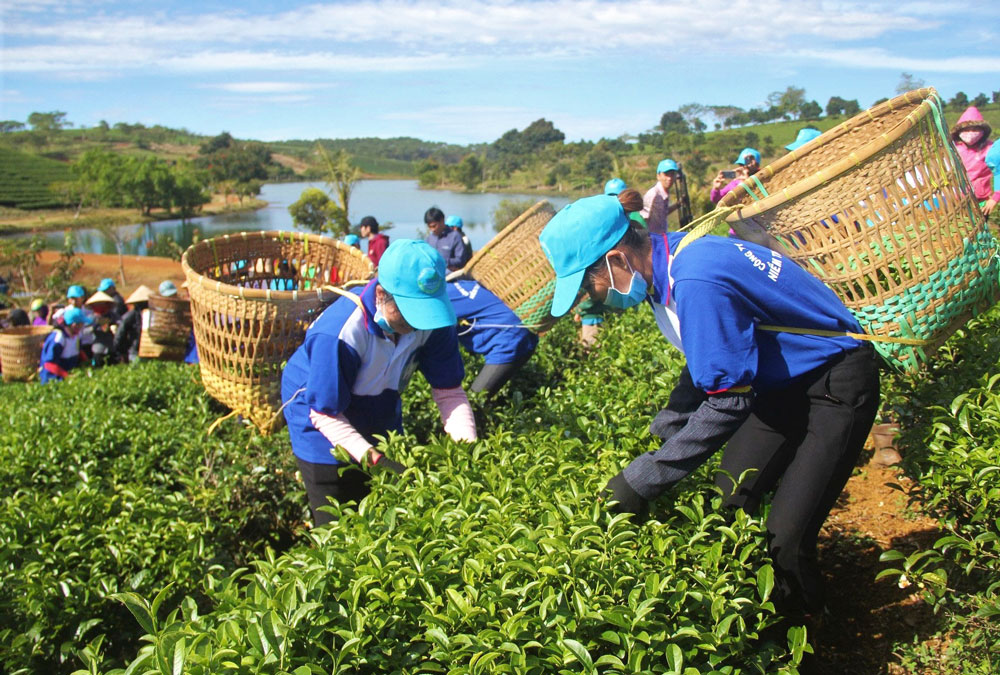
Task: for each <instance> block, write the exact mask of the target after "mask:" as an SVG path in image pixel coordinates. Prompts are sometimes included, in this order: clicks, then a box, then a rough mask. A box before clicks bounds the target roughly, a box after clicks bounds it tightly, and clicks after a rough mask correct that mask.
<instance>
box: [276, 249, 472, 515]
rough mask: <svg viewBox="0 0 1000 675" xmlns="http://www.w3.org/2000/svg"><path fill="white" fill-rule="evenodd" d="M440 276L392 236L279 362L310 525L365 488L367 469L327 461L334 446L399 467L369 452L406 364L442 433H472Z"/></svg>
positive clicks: (394, 404) (434, 256) (389, 423)
mask: <svg viewBox="0 0 1000 675" xmlns="http://www.w3.org/2000/svg"><path fill="white" fill-rule="evenodd" d="M445 274H446V272H445V264H444V260H443V259H442V258H441V256H440V254H439V253H438V252H437V251H435V250H434V249H433V248H431V247H430V246H429V245H427V244H426V243H424V242H421V241H413V240H406V239H401V240H398V241H395V242H393V243H392V244H391V245H390V246H389V248H388V249H386V252H385V254H384V255H383V256H382V258H381V260H380V261H379V270H378V276H377V277H376V278H375V279H374V280H372V281H371V282H369V283H368V285H367V286H365V287H364V288H363V289H362V290H360V292H359V293H358V294H355V293H347V295H348V296H349V297H343V298H340V299H339V300H337V302H335V303H334V304H333V305H331V306H330V307H328V308H327V309H326V310H325V311H324V312H323V313H322V314H321V315H320V317H319V318H318V319H316V321H315V322H313V324H312V325H311V326H310V327H309V329H308V330H307V331H306V337H305V341H304V342H303V343H302V346H301V347H299V348H298V350H296V352H295V353H294V354H293V355H292V357H291V358H290V359H289V360H288V365H287V366H285V371H284V373H283V374H282V378H281V395H282V400H283V401H284V415H285V420H286V421H287V422H288V430H289V434H290V435H291V440H292V451H293V452H294V453H295V457H296V460H297V461H298V464H299V469H300V471H301V472H302V478H303V480H304V481H305V485H306V492H307V494H308V496H309V506H310V508H311V510H312V514H313V520H314V522H315V523H316V524H317V525H323V524H325V523H328V522H330V520H331V518H330V515H329V514H327V513H325V512H324V511H320V510H319V508H320V507H322V506H325V505H326V504H327V500H328V499H334V500H337V501H351V500H356V501H360V500H361V499H362V498H363V497H364V496H365V495H367V494H368V491H369V487H368V475H367V474H365V473H364V472H362V471H360V470H358V469H356V468H348V469H346V470H344V467H343V463H342V462H341V461H339V460H337V459H335V458H334V455H333V450H334V448H335V447H336V446H340V447H342V448H343V449H344V450H345V451H346V452H347V453H348V454H349V455H350V456H351V458H353V460H354V462H357V463H359V464H360V463H363V462H368V463H370V464H371V465H373V466H375V467H379V468H383V469H387V470H389V471H392V472H394V473H402V472H403V470H404V468H405V467H403V466H402V465H401V464H399V463H398V462H395V461H393V460H391V459H389V458H388V457H385V456H384V455H382V454H381V453H380V452H378V451H377V450H376V449H375V446H376V445H377V444H378V441H377V440H376V439H375V435H376V434H385V433H387V432H389V431H402V429H403V417H402V402H401V399H400V394H401V393H402V391H403V389H404V388H405V387H406V384H407V382H408V381H409V378H410V376H411V375H412V374H413V371H414V370H415V369H419V370H420V371H421V372H422V373H423V375H424V377H425V378H427V381H428V383H429V384H430V385H431V389H432V393H433V396H434V401H435V402H436V403H437V406H438V409H439V410H440V412H441V419H442V421H443V422H444V429H445V431H446V432H447V433H448V434H449V435H450V436H451V437H452V438H454V439H456V440H475V439H476V425H475V420H474V418H473V415H472V408H471V406H470V405H469V400H468V398H467V397H466V395H465V391H464V390H463V389H462V377H463V376H464V374H465V369H464V367H463V365H462V358H461V356H460V355H459V352H458V337H457V335H456V331H455V323H456V319H455V312H454V311H453V310H452V307H451V302H449V300H448V294H447V291H446V288H445V286H446V284H445Z"/></svg>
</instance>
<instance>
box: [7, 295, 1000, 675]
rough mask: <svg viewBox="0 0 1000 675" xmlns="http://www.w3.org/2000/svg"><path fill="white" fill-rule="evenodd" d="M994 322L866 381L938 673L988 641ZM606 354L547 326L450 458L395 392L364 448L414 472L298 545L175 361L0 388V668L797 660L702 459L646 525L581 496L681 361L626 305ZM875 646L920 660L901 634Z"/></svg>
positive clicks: (248, 436)
mask: <svg viewBox="0 0 1000 675" xmlns="http://www.w3.org/2000/svg"><path fill="white" fill-rule="evenodd" d="M998 328H1000V314H998V313H996V312H995V313H993V314H991V315H989V316H987V317H985V318H984V319H982V320H979V321H977V322H975V323H974V324H973V325H972V326H970V328H969V330H968V331H966V335H964V336H958V337H956V338H955V339H954V340H952V341H951V342H950V343H949V345H948V347H947V349H946V351H945V352H944V355H943V359H942V360H941V361H940V362H939V364H938V365H937V367H936V369H935V372H934V373H933V376H932V377H933V379H928V378H920V379H913V378H910V379H906V378H894V379H892V381H890V382H889V383H888V387H887V389H888V390H889V392H890V395H889V396H888V397H887V400H888V404H889V405H890V406H891V407H892V408H893V409H894V410H895V411H896V414H897V415H899V416H901V417H902V420H901V421H902V422H903V424H904V428H906V429H907V435H906V441H907V443H908V444H909V448H908V449H907V451H906V456H907V467H906V470H907V471H908V472H910V473H911V475H912V476H913V477H914V478H915V479H916V480H917V481H919V483H920V485H921V486H922V490H921V491H920V492H919V500H920V501H919V503H915V504H914V505H913V508H915V509H922V510H928V511H930V512H932V513H933V514H934V515H935V516H936V517H937V518H939V520H940V521H941V522H942V524H943V527H945V528H946V529H947V530H948V533H949V534H948V537H946V538H944V539H943V540H942V541H941V542H938V546H937V547H936V548H934V549H929V550H927V551H922V552H918V553H916V554H912V555H909V556H907V557H902V559H898V560H896V559H894V558H895V557H897V556H895V555H894V554H892V553H888V554H887V555H886V558H887V560H886V571H887V574H888V575H891V576H892V577H893V578H894V579H896V578H898V577H901V576H905V577H906V579H907V580H908V582H909V583H915V584H923V589H924V590H925V595H926V598H927V600H928V601H929V602H932V603H934V604H935V606H936V607H937V608H938V610H939V612H938V615H939V616H940V617H941V631H942V632H941V635H943V636H950V637H949V638H948V645H949V648H950V649H951V650H952V652H951V656H950V658H949V661H948V663H951V664H954V665H956V666H957V665H959V664H960V665H962V666H963V667H966V668H968V670H965V671H957V670H956V671H954V672H983V673H986V672H994V670H995V669H994V668H993V666H995V665H996V661H995V660H993V661H991V660H990V659H991V658H992V659H995V656H993V655H992V654H994V653H995V651H994V650H995V648H996V646H997V644H998V642H1000V637H998V635H997V631H996V628H995V625H996V624H995V621H994V619H995V616H996V614H998V613H1000V606H998V603H997V596H996V591H997V588H996V587H995V580H996V579H997V578H1000V575H998V574H997V572H998V571H1000V570H998V567H1000V563H998V561H1000V545H998V542H997V538H996V532H997V519H998V517H1000V499H998V497H1000V495H998V494H997V490H998V488H997V487H996V486H997V485H998V483H997V475H998V474H1000V468H998V467H997V466H996V465H997V455H998V453H1000V449H998V446H1000V444H998V443H997V435H998V434H1000V398H997V396H1000V393H994V392H997V391H998V389H1000V384H998V382H1000V376H997V377H994V376H993V373H996V372H998V371H1000V369H998V368H997V367H996V365H995V361H996V356H995V355H996V354H997V353H998V347H1000V344H998V343H1000V337H998ZM603 343H604V348H603V349H602V350H600V351H599V352H595V353H593V354H591V355H590V356H589V357H588V356H584V355H583V354H582V352H580V351H579V348H578V347H577V346H576V343H575V339H574V326H573V325H572V324H571V323H569V322H563V323H562V324H560V325H558V326H557V327H556V329H555V330H554V331H553V332H552V333H551V334H550V335H548V336H546V338H545V339H543V340H542V342H541V345H540V347H539V352H538V353H537V354H536V357H535V358H534V359H532V361H531V362H530V363H529V364H528V366H526V367H525V369H524V370H523V371H522V373H521V376H520V377H519V378H517V379H515V380H514V382H513V383H512V385H511V386H509V387H508V390H507V391H506V392H505V395H502V396H501V398H500V399H499V400H497V401H495V402H494V403H493V404H492V405H491V406H490V407H488V408H487V407H485V406H484V405H483V404H482V402H481V401H479V402H477V407H478V411H477V414H478V416H479V422H480V430H481V435H482V437H483V438H482V440H480V441H479V442H477V443H475V444H471V445H463V444H458V443H455V442H453V441H451V440H449V439H447V438H446V437H442V436H441V434H440V431H439V421H438V420H437V412H436V409H435V407H434V405H433V403H432V402H431V399H430V395H429V390H428V389H427V387H426V384H425V383H424V382H423V381H422V380H421V379H420V378H416V379H415V381H414V382H413V383H412V384H411V388H410V390H409V391H408V392H407V395H406V401H405V413H404V414H405V417H406V419H407V424H408V427H407V434H406V435H405V436H402V437H394V438H391V439H389V440H388V441H387V444H388V450H387V452H388V453H389V454H391V455H392V456H394V457H395V458H397V459H399V460H400V461H403V462H404V463H405V464H406V465H407V466H409V467H411V468H410V469H409V470H408V471H407V472H406V474H404V475H403V476H402V477H399V478H393V477H386V476H381V475H379V476H376V477H375V490H374V492H373V494H372V495H371V496H370V497H369V498H367V499H366V500H365V501H364V502H363V503H362V504H361V505H360V507H358V508H353V507H343V508H340V507H338V508H337V510H338V511H339V513H338V520H339V522H338V524H337V526H335V527H331V528H326V529H321V530H317V531H310V530H309V529H308V528H307V527H306V525H305V523H304V521H305V519H306V517H307V514H306V512H305V508H304V506H305V496H304V493H303V491H302V489H301V488H300V486H299V484H298V483H297V481H296V480H295V476H294V462H293V461H292V456H291V450H290V445H289V442H288V437H287V432H281V433H279V434H277V435H276V436H274V437H272V438H266V439H265V438H261V437H259V436H257V435H256V434H255V433H253V432H251V431H250V430H248V429H246V428H244V427H243V426H241V425H240V424H239V423H238V422H236V421H229V422H226V423H224V424H223V425H221V427H220V428H219V430H218V431H217V432H216V433H215V434H214V435H212V436H208V435H206V433H205V429H206V428H207V427H208V425H209V424H210V423H211V422H212V421H213V420H215V419H216V418H217V417H219V416H221V415H222V414H224V413H225V410H224V409H223V408H222V407H221V406H219V405H217V404H215V403H214V402H212V401H211V400H210V399H208V398H207V397H206V396H205V394H204V393H203V391H202V390H201V388H200V385H199V384H198V381H197V373H196V370H193V369H190V368H187V367H184V366H180V365H176V364H156V363H147V364H142V365H139V366H136V367H119V368H113V369H106V370H104V371H94V372H93V374H92V376H88V375H87V374H86V373H82V374H80V375H77V376H74V377H73V378H71V379H70V380H69V381H67V382H65V383H62V384H61V385H50V386H46V387H41V386H39V385H2V386H0V420H2V422H0V454H2V457H3V461H2V462H0V671H3V672H8V673H34V672H64V673H70V672H74V671H77V670H79V671H80V672H86V673H112V672H119V673H120V672H128V673H145V672H169V673H180V672H184V673H294V674H295V675H306V674H307V673H383V672H400V673H433V672H439V673H539V674H541V673H597V672H600V673H684V674H691V673H708V672H717V673H778V672H784V673H795V672H800V669H801V663H802V660H803V659H804V658H808V651H809V650H810V649H811V647H810V646H809V636H808V633H807V631H806V630H805V628H803V627H792V628H791V629H789V630H786V629H785V627H781V628H780V630H774V628H773V627H774V626H775V625H776V624H777V621H778V617H776V616H775V614H774V612H773V607H772V605H771V603H770V602H769V594H770V591H771V587H772V580H773V574H772V571H771V567H770V564H769V561H768V559H767V556H766V555H765V553H764V550H765V546H764V543H765V542H764V533H763V527H762V524H761V522H760V521H759V520H756V519H752V518H749V517H747V516H745V515H743V514H737V515H736V516H733V517H729V518H725V517H723V516H722V515H720V514H719V513H718V512H717V509H716V507H717V505H718V497H717V495H716V493H715V492H714V489H713V488H712V486H711V485H712V482H711V470H712V467H703V468H702V470H700V471H699V472H698V473H697V474H696V475H694V476H692V477H691V478H690V479H688V480H686V481H683V482H682V483H681V484H680V485H679V486H678V488H677V489H676V490H675V491H674V492H672V493H671V494H669V495H667V496H665V497H664V498H663V499H661V500H659V502H658V503H657V504H656V505H655V510H654V513H653V518H652V519H651V520H650V521H648V522H646V523H644V524H642V525H636V524H633V523H632V522H631V521H629V520H628V519H627V518H625V517H622V516H613V515H610V514H609V513H607V512H606V511H605V510H604V508H603V506H602V504H600V503H599V502H598V501H597V499H596V498H595V495H597V493H598V492H599V490H600V488H601V487H603V485H604V483H605V482H606V481H607V479H608V478H609V477H610V476H612V475H614V474H615V473H616V472H617V471H618V470H619V469H620V467H621V466H623V465H624V464H625V463H626V462H628V461H629V459H630V458H631V457H633V456H635V455H636V454H638V453H640V452H644V451H647V450H650V449H652V448H653V447H655V443H654V440H653V439H652V438H651V437H650V435H649V434H648V432H647V431H646V425H647V424H648V421H649V419H650V417H651V416H652V415H653V414H654V413H655V412H656V411H657V410H658V409H659V407H661V406H662V405H664V404H665V403H666V400H667V397H668V394H669V391H670V388H671V387H672V384H673V382H674V380H675V378H676V376H677V373H678V371H679V369H680V367H681V364H682V361H681V358H680V356H679V355H678V354H676V353H675V352H673V351H672V350H671V348H669V347H668V346H667V345H666V343H665V342H664V341H663V340H662V338H661V337H660V336H659V333H658V331H657V330H656V327H655V324H654V322H653V320H652V317H651V316H650V315H649V314H648V313H647V312H645V311H641V312H639V311H637V312H632V313H630V314H627V315H626V316H623V317H620V318H618V319H617V320H616V321H613V322H612V323H611V325H610V327H609V329H608V330H607V331H606V332H605V333H604V337H603ZM991 356H992V358H991ZM469 363H470V365H471V366H472V367H470V369H469V370H470V373H469V376H470V377H471V376H472V375H474V374H475V372H476V365H477V364H474V362H472V361H470V362H469ZM928 411H930V413H928ZM991 535H992V536H991ZM872 583H875V580H874V579H872ZM991 584H993V585H991ZM827 623H828V624H829V623H832V622H827ZM769 629H770V630H769ZM956 635H958V636H959V637H955V636H956ZM899 653H900V654H901V657H900V658H901V659H902V661H903V662H904V664H905V665H907V667H912V668H913V669H914V672H917V670H918V669H919V668H932V669H934V668H936V667H937V666H941V663H938V662H935V659H938V658H939V656H940V654H939V653H937V652H932V651H930V650H926V649H924V648H923V647H922V646H921V645H919V644H915V645H901V646H900V651H899ZM937 671H938V672H946V671H945V670H944V669H943V668H940V669H937ZM803 672H805V671H803Z"/></svg>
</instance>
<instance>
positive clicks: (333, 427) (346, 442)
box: [309, 410, 372, 464]
mask: <svg viewBox="0 0 1000 675" xmlns="http://www.w3.org/2000/svg"><path fill="white" fill-rule="evenodd" d="M309 421H310V422H312V425H313V426H314V427H316V430H317V431H319V432H320V433H321V434H323V437H324V438H325V439H326V440H328V441H330V445H331V446H333V447H336V446H338V445H339V446H340V447H342V448H343V449H344V450H346V451H347V454H349V455H350V456H351V457H353V458H354V461H355V462H357V463H358V464H360V463H361V460H362V458H363V457H364V456H365V455H366V454H367V453H368V450H369V449H371V447H372V444H371V443H369V442H368V441H366V440H365V437H364V436H362V435H361V434H360V433H358V430H357V429H355V428H354V425H352V424H351V423H350V422H348V421H347V418H346V417H344V416H343V415H334V416H333V417H331V416H330V415H324V414H323V413H321V412H318V411H316V410H310V411H309Z"/></svg>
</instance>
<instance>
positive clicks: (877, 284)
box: [720, 88, 998, 370]
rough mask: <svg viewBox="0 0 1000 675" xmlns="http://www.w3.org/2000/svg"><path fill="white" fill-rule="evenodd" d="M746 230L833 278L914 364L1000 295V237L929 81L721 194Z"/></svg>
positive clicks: (901, 359)
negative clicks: (979, 202)
mask: <svg viewBox="0 0 1000 675" xmlns="http://www.w3.org/2000/svg"><path fill="white" fill-rule="evenodd" d="M720 206H723V207H726V206H730V207H743V208H739V209H738V210H737V211H735V212H734V213H732V214H730V215H729V217H728V218H727V220H728V221H729V223H730V225H731V226H732V227H733V229H735V230H736V233H737V234H738V235H739V236H741V237H742V238H744V239H747V240H750V241H756V242H758V243H762V244H765V245H767V246H770V247H771V248H772V249H774V250H776V251H778V252H780V253H783V254H787V255H788V256H789V257H790V258H792V259H793V260H795V261H796V262H798V263H799V264H801V265H803V266H804V267H805V268H806V269H808V270H810V271H811V272H813V273H814V274H816V275H817V276H818V277H819V278H820V279H822V280H823V281H825V282H826V284H827V285H828V286H830V287H831V288H832V289H833V290H834V291H835V292H836V293H837V295H838V296H839V297H840V299H841V300H843V302H844V304H845V305H847V307H848V308H849V309H850V310H851V311H852V312H853V313H854V315H855V316H856V317H857V319H858V321H859V322H860V323H861V326H862V327H863V328H864V329H865V331H866V332H867V333H869V334H872V335H882V336H890V337H906V338H916V339H918V340H923V341H925V342H924V345H923V346H911V345H904V344H893V343H887V342H875V343H874V345H875V348H876V349H877V350H878V351H879V352H880V353H881V354H882V356H883V357H884V358H885V359H886V360H887V361H888V362H889V363H890V364H891V365H893V366H895V367H896V368H898V369H902V370H916V369H918V368H919V367H920V366H921V365H922V364H923V363H925V362H926V361H927V360H928V358H929V356H930V355H931V354H932V353H933V350H934V349H936V348H937V347H938V346H939V345H940V344H941V343H942V342H944V341H945V340H946V339H947V338H948V336H949V335H951V334H952V333H953V332H955V330H957V329H958V328H959V327H961V326H962V325H963V324H964V323H965V322H966V321H967V320H968V319H969V318H970V317H971V316H974V315H975V314H977V313H978V312H980V311H982V310H983V309H985V308H988V307H989V306H991V305H992V304H993V303H994V302H995V301H996V298H997V295H998V266H997V258H996V253H997V242H996V240H995V239H994V238H993V236H992V235H991V234H990V232H989V230H988V228H987V227H986V225H985V221H984V218H983V216H982V213H981V212H980V210H979V209H978V207H977V202H976V201H975V197H974V195H973V192H972V188H971V186H970V184H969V180H968V176H967V175H966V173H965V169H964V167H963V165H962V162H961V160H960V159H959V157H958V155H957V152H956V150H955V147H954V145H953V144H952V141H951V138H950V136H949V135H948V129H947V126H946V122H945V120H944V114H943V112H942V110H941V102H940V99H939V98H938V96H937V92H935V91H934V90H933V89H930V88H927V89H919V90H916V91H911V92H909V93H907V94H904V95H902V96H897V97H896V98H894V99H892V100H890V101H886V102H885V103H882V104H879V105H877V106H875V107H873V108H871V109H870V110H867V111H865V112H863V113H861V114H860V115H857V116H855V117H853V118H852V119H850V120H847V121H846V122H844V123H842V124H840V125H838V126H836V127H834V128H833V129H830V130H829V131H827V132H826V133H824V134H822V135H821V136H819V137H817V138H815V139H813V140H812V141H810V142H809V143H807V144H805V145H803V146H802V147H800V148H798V149H796V150H793V151H792V152H790V153H788V154H787V155H785V156H783V157H781V158H780V159H778V160H777V161H776V162H774V163H773V164H770V165H768V166H766V167H764V168H763V169H761V170H760V171H759V172H758V173H757V174H756V175H755V176H751V177H750V178H749V179H747V180H746V181H744V182H743V183H742V184H741V185H740V186H739V187H737V188H736V189H734V190H733V191H732V192H730V193H729V194H727V195H726V196H725V197H723V199H722V201H721V202H720Z"/></svg>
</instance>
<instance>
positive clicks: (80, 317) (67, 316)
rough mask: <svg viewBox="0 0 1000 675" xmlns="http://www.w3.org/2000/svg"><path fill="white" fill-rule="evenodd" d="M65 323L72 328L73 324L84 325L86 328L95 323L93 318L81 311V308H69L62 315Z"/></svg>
mask: <svg viewBox="0 0 1000 675" xmlns="http://www.w3.org/2000/svg"><path fill="white" fill-rule="evenodd" d="M62 318H63V323H64V324H66V325H67V326H72V325H73V324H77V323H82V324H83V325H85V326H89V325H90V324H92V323H94V320H93V319H92V318H91V316H90V315H89V314H88V313H87V312H85V311H83V310H82V309H80V308H79V307H69V308H68V309H66V310H65V311H64V312H63V315H62Z"/></svg>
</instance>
